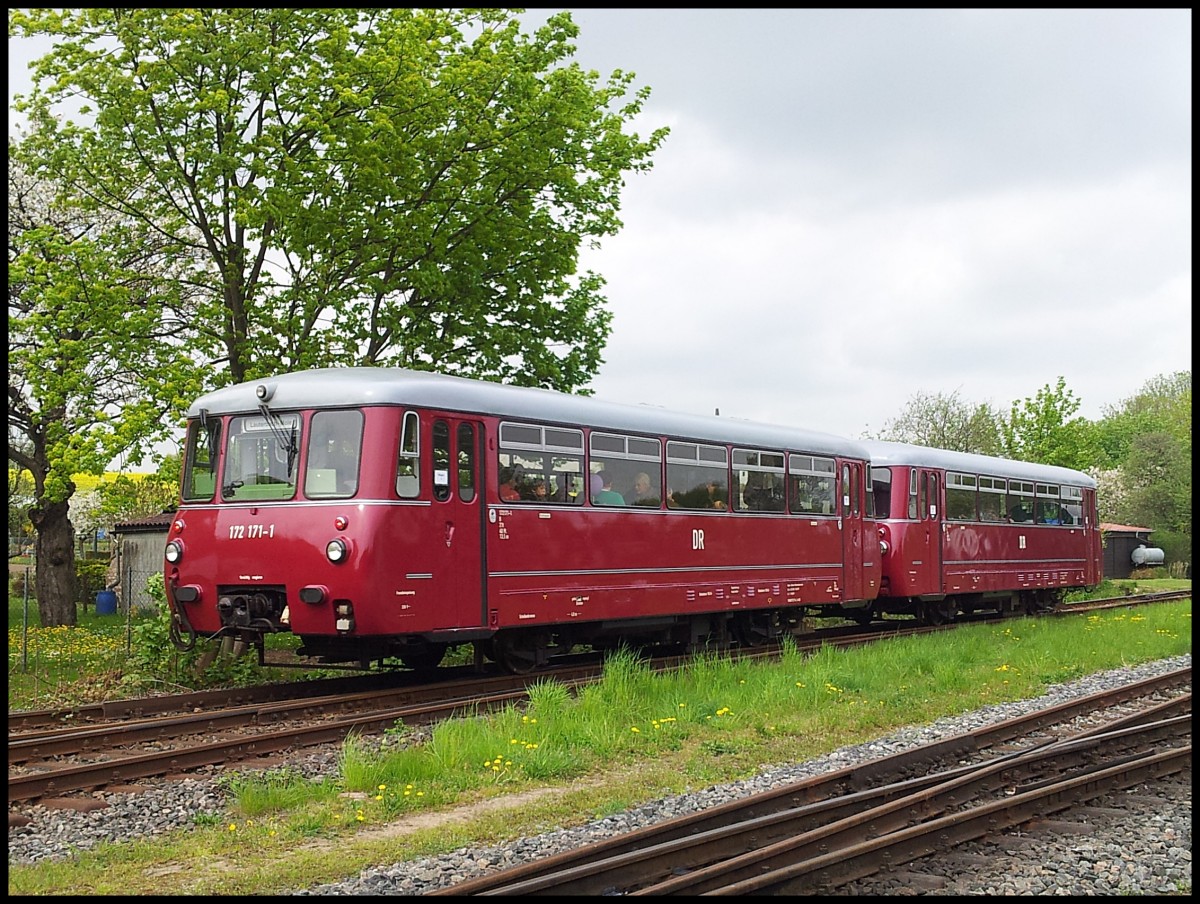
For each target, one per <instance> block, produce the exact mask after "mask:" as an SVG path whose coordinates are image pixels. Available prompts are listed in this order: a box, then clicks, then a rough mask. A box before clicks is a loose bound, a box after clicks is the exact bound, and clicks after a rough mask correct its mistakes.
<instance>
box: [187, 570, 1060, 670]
mask: <svg viewBox="0 0 1200 904" xmlns="http://www.w3.org/2000/svg"><path fill="white" fill-rule="evenodd" d="M1064 594H1065V589H1064V588H1045V589H1032V590H1021V591H1012V592H997V593H973V594H955V595H950V594H947V595H935V596H919V597H886V598H882V599H876V600H873V601H870V602H869V603H867V604H865V605H861V606H857V607H853V606H843V605H839V604H832V605H821V606H812V605H809V606H798V607H791V608H786V609H782V608H781V609H763V610H755V611H743V612H737V613H704V614H696V615H690V616H682V615H681V616H663V617H659V618H651V619H637V620H613V621H602V622H592V623H588V624H586V625H578V624H572V625H562V626H557V625H554V626H549V625H548V626H542V627H530V628H507V629H502V630H500V631H495V632H491V631H485V630H482V629H480V630H475V631H468V632H454V634H453V635H451V636H449V637H447V635H445V634H439V635H431V636H422V635H402V636H371V637H362V636H357V635H354V634H343V635H324V634H322V635H301V646H300V647H299V648H298V650H297V651H296V652H297V655H299V656H301V657H304V658H307V659H310V660H312V661H313V665H314V667H321V666H332V667H341V668H350V669H359V670H369V669H371V668H373V667H375V666H380V667H383V666H386V665H387V663H388V661H389V660H390V661H396V660H398V661H399V663H400V664H401V665H403V666H404V667H406V668H409V669H412V670H414V671H418V672H432V671H433V670H434V669H436V668H437V667H438V666H440V665H441V663H442V661H443V660H444V658H445V656H446V654H447V653H448V652H449V651H450V650H452V649H455V648H458V647H462V646H464V645H467V644H470V645H471V646H472V648H473V655H474V661H475V663H476V665H477V666H482V665H483V663H484V662H486V661H491V662H495V663H496V664H497V665H499V666H500V667H501V668H502V669H504V670H505V671H508V672H511V673H514V674H526V673H529V672H531V671H534V670H535V669H538V668H541V667H544V666H546V665H547V664H548V663H549V662H550V660H551V659H552V658H553V657H555V656H557V655H560V654H563V653H566V652H569V651H570V650H572V649H573V648H574V647H576V646H579V645H587V646H590V647H591V648H592V649H594V650H597V651H601V652H605V651H611V650H616V649H618V648H621V647H625V648H629V649H635V650H648V649H668V648H669V649H675V650H679V651H681V652H700V651H718V652H719V651H723V650H729V649H734V648H742V649H747V648H754V647H759V646H764V645H767V644H771V643H776V642H778V641H779V640H780V639H781V638H782V637H784V636H785V635H792V636H799V635H802V634H804V633H806V631H807V630H809V629H810V628H809V627H808V624H807V623H808V622H809V620H810V619H833V618H836V619H845V620H850V621H854V622H857V623H858V624H860V625H863V626H866V625H868V624H870V623H871V622H873V621H876V620H881V619H883V618H885V617H887V616H905V617H911V618H915V619H917V620H918V621H920V622H921V623H923V624H927V625H945V624H949V623H950V622H953V621H954V620H956V619H958V618H960V617H962V616H970V615H974V614H989V613H991V614H996V615H1002V616H1003V615H1016V614H1029V615H1037V614H1042V613H1046V612H1051V611H1054V610H1055V609H1056V608H1057V607H1058V606H1059V605H1060V603H1061V602H1062V599H1063V596H1064ZM284 608H285V607H283V606H282V605H281V604H280V601H279V599H277V598H275V597H274V596H273V595H272V594H270V593H263V592H262V589H261V588H260V590H259V592H258V594H257V595H256V596H254V597H253V598H250V599H244V598H238V597H235V598H234V602H233V604H232V605H228V606H226V607H225V609H224V614H225V616H226V617H223V622H224V624H223V627H222V628H221V630H220V631H219V632H217V634H216V635H214V636H213V637H211V638H210V639H212V640H216V641H219V644H214V650H219V651H220V652H221V653H225V654H230V655H238V654H240V653H243V652H248V651H249V650H250V649H255V650H257V651H258V656H259V660H260V662H262V661H263V660H264V656H265V638H266V635H267V634H271V633H279V632H287V631H289V630H290V629H289V627H288V626H287V623H286V615H285V614H284ZM205 658H206V659H208V660H209V661H211V658H212V655H211V654H206V657H205Z"/></svg>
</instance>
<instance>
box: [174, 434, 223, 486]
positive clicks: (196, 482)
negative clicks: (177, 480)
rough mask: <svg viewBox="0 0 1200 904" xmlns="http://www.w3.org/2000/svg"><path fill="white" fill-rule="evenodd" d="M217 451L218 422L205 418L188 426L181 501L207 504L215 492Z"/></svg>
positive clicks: (218, 445)
mask: <svg viewBox="0 0 1200 904" xmlns="http://www.w3.org/2000/svg"><path fill="white" fill-rule="evenodd" d="M220 447H221V419H220V418H206V419H204V420H203V422H202V421H199V420H196V421H192V422H191V423H190V424H188V433H187V443H186V446H185V450H184V459H185V461H186V463H187V464H186V469H185V470H184V472H183V498H184V499H185V500H186V501H188V502H207V501H208V500H210V499H212V497H213V492H214V491H215V490H216V488H217V449H219V448H220Z"/></svg>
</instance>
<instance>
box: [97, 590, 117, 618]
mask: <svg viewBox="0 0 1200 904" xmlns="http://www.w3.org/2000/svg"><path fill="white" fill-rule="evenodd" d="M116 611H117V592H116V591H115V590H97V591H96V614H97V615H114V614H116Z"/></svg>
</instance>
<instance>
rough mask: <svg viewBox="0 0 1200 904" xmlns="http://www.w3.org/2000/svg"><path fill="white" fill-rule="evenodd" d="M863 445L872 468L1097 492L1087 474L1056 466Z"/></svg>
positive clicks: (908, 447) (905, 445)
mask: <svg viewBox="0 0 1200 904" xmlns="http://www.w3.org/2000/svg"><path fill="white" fill-rule="evenodd" d="M862 445H864V446H866V448H867V451H868V452H870V454H871V464H873V465H879V466H886V465H917V466H919V467H926V468H944V469H946V470H948V471H965V472H968V473H971V474H990V475H992V476H995V477H1014V478H1016V479H1017V480H1033V481H1039V480H1040V481H1042V482H1043V483H1066V484H1070V485H1072V486H1082V487H1090V488H1092V489H1095V488H1096V481H1095V480H1093V479H1092V478H1091V477H1089V476H1088V475H1087V474H1084V473H1083V472H1082V471H1076V470H1073V469H1072V468H1062V467H1059V466H1058V465H1038V464H1034V463H1033V462H1028V461H1014V460H1012V459H1009V458H996V457H994V456H991V455H977V454H975V453H974V452H951V451H948V450H946V449H931V448H929V447H927V446H915V445H911V444H909V443H890V442H884V441H882V440H863V441H862Z"/></svg>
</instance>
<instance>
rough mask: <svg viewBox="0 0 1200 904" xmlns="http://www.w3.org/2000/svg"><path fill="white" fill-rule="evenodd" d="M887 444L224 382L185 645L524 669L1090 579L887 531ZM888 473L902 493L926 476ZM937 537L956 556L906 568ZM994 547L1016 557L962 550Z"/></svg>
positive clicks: (710, 422) (420, 386)
mask: <svg viewBox="0 0 1200 904" xmlns="http://www.w3.org/2000/svg"><path fill="white" fill-rule="evenodd" d="M870 455H871V453H870V451H869V450H868V448H867V446H866V445H865V444H863V443H859V442H855V441H850V440H844V439H841V438H838V437H834V436H830V435H827V434H822V433H814V432H810V431H804V430H796V429H788V428H782V427H775V426H770V425H763V424H753V423H749V422H745V421H739V420H733V419H727V418H719V417H700V416H692V415H681V414H674V413H670V412H665V411H662V410H660V409H656V408H648V407H643V406H623V405H613V404H608V403H604V402H600V401H597V400H594V399H590V398H586V397H580V396H569V395H564V394H561V393H554V392H549V391H546V390H537V389H523V388H518V387H511V386H502V385H499V384H495V383H487V382H480V381H473V380H465V379H461V378H456V377H448V376H442V375H438V374H431V373H420V372H412V371H405V370H397V369H383V368H345V369H332V370H323V371H308V372H303V373H297V374H288V375H283V376H279V377H275V378H271V379H268V380H262V381H256V382H253V383H248V384H243V385H240V386H234V387H229V388H227V389H222V390H218V391H217V392H214V393H211V394H209V395H207V396H205V397H204V398H202V399H200V400H198V401H197V402H196V403H195V404H194V405H193V406H192V408H191V409H190V411H189V425H188V439H187V447H186V450H185V456H184V475H183V486H182V500H181V504H180V506H179V509H178V512H177V514H176V517H175V519H174V522H173V524H172V527H171V530H170V534H169V536H168V542H167V548H166V563H165V578H166V587H167V596H168V602H169V604H170V606H171V608H172V612H173V615H174V619H175V629H176V630H175V636H176V641H177V643H179V644H180V645H182V646H186V645H190V644H193V643H195V642H196V640H197V639H198V638H201V637H206V638H210V639H218V638H232V639H235V640H239V641H243V642H246V643H250V644H254V645H257V646H259V648H260V649H261V645H262V640H263V638H264V636H265V635H266V634H269V633H274V632H280V631H291V632H292V633H294V634H296V635H299V636H300V637H301V638H302V641H303V643H302V647H301V652H302V653H303V654H306V655H310V656H313V657H316V658H318V659H319V660H320V661H323V662H349V663H354V664H356V665H359V666H362V667H367V666H369V665H370V664H371V662H372V661H383V660H386V659H389V658H396V659H399V660H400V661H401V662H403V663H405V664H406V665H409V666H411V667H414V668H429V667H433V666H435V665H436V664H437V663H438V662H440V661H441V658H442V655H443V654H444V652H445V650H446V649H447V648H449V647H452V646H457V645H460V644H473V645H475V648H476V650H477V651H478V653H479V654H480V655H481V656H486V657H490V658H492V659H495V660H496V661H498V662H499V663H501V664H502V665H503V666H504V667H505V668H508V669H510V670H514V671H524V670H528V669H530V668H533V667H535V666H537V665H539V664H541V663H543V662H545V661H546V659H547V658H548V656H549V655H550V654H551V653H552V652H554V651H555V650H563V649H566V648H569V647H570V646H572V645H574V644H580V643H586V644H592V645H593V646H596V647H600V648H604V647H612V646H617V645H619V644H629V645H632V646H640V645H646V644H663V643H669V644H680V645H684V646H687V647H702V646H714V645H715V646H723V645H727V644H731V643H739V644H746V645H752V644H755V643H760V642H765V641H767V640H771V639H775V638H778V637H779V636H781V635H783V634H786V633H799V632H800V631H801V630H803V619H804V617H805V616H854V617H859V618H860V619H864V620H865V619H868V618H871V617H873V616H874V615H876V614H879V613H882V612H888V611H913V612H916V613H917V614H925V615H928V614H929V613H930V612H934V611H936V607H934V608H933V609H930V608H929V606H928V605H927V604H928V603H929V602H930V601H931V600H934V599H936V598H939V597H940V598H942V599H945V597H946V596H953V595H955V594H959V593H964V594H969V595H970V598H969V599H968V598H967V596H966V595H964V598H963V600H962V603H961V604H960V605H959V606H958V608H959V609H964V608H971V607H972V606H973V605H974V601H975V600H976V599H978V600H979V601H981V602H982V601H983V600H985V599H987V600H990V599H993V598H999V596H1002V595H1004V594H1005V593H1008V594H1012V593H1014V592H1017V591H1020V592H1023V593H1025V592H1027V591H1031V590H1041V589H1046V590H1049V591H1052V592H1057V591H1058V590H1059V589H1060V588H1061V587H1065V586H1085V585H1089V584H1094V583H1097V582H1098V580H1099V564H1098V563H1099V547H1098V541H1097V545H1096V548H1095V549H1094V551H1093V550H1092V549H1091V547H1090V546H1089V547H1088V549H1087V550H1086V552H1087V555H1088V556H1089V557H1091V556H1093V555H1094V558H1095V562H1092V561H1091V560H1090V559H1089V561H1088V562H1087V563H1086V567H1085V568H1082V569H1079V568H1074V569H1073V568H1069V567H1067V566H1068V565H1069V564H1071V563H1075V560H1076V559H1077V558H1078V556H1079V555H1082V554H1083V553H1082V552H1081V551H1079V550H1076V552H1075V553H1071V551H1070V550H1067V549H1066V548H1065V546H1063V548H1062V549H1061V550H1059V546H1061V545H1062V544H1060V543H1059V541H1058V540H1057V539H1055V538H1054V537H1049V536H1047V537H1046V538H1045V539H1041V538H1040V535H1039V537H1038V538H1037V539H1036V540H1032V541H1031V538H1030V537H1029V536H1026V537H1025V540H1022V541H1020V542H1022V543H1024V542H1027V541H1031V542H1032V543H1033V546H1032V547H1030V549H1031V550H1034V549H1036V550H1038V552H1037V554H1036V556H1033V557H1031V558H1030V559H1029V560H1028V562H1030V563H1034V562H1036V563H1040V564H1039V565H1038V568H1037V569H1036V570H1033V571H1031V570H1030V569H1028V568H1024V567H1023V566H1022V567H1018V566H1017V565H1016V564H1014V563H1016V562H1018V561H1024V560H1023V559H1021V558H1020V556H1017V555H1015V554H1013V553H1012V552H1011V551H1004V550H1007V548H1008V545H1011V544H1010V543H1009V539H1011V542H1012V543H1016V542H1018V540H1017V533H1016V532H1015V531H1013V532H1012V536H1011V538H1008V536H1007V535H1005V536H1004V537H1002V536H1000V535H999V534H997V535H996V536H993V535H992V534H991V531H992V530H993V528H991V527H990V526H989V527H988V528H986V529H978V528H976V529H967V527H966V526H965V525H961V526H959V527H961V529H960V530H955V529H952V528H951V527H946V528H945V529H944V528H943V526H942V525H941V524H939V525H938V526H937V527H936V528H935V527H934V524H933V523H932V522H930V523H928V524H927V523H925V522H924V521H922V520H920V519H916V520H914V521H911V522H910V521H907V520H906V519H890V518H889V519H885V520H883V521H877V519H876V518H875V517H874V514H873V505H874V503H875V501H876V499H880V500H882V498H883V497H882V496H881V495H880V488H879V486H878V485H873V484H872V482H871V479H870V474H871V470H872V468H871V462H870ZM942 464H943V467H944V465H945V464H946V463H945V462H943V463H942ZM880 466H881V467H890V468H892V469H893V470H894V471H895V475H896V476H895V479H894V480H893V488H892V495H893V496H897V498H898V493H899V491H898V490H897V489H896V488H895V485H894V484H895V480H901V479H907V477H905V476H904V475H905V474H907V473H908V472H907V471H904V470H903V469H904V468H905V467H908V466H907V465H900V464H893V465H880ZM1024 467H1025V468H1034V467H1035V466H1032V465H1025V466H1024ZM1057 470H1062V469H1057ZM602 473H603V474H604V475H605V476H604V477H603V478H602V477H601V474H602ZM878 473H880V474H882V473H883V472H882V471H880V472H878ZM1022 473H1024V472H1022ZM1039 473H1040V472H1039ZM1069 473H1070V474H1071V475H1074V477H1073V478H1072V479H1073V480H1075V479H1076V478H1079V479H1081V480H1082V481H1083V482H1086V481H1087V478H1086V477H1085V476H1084V475H1079V474H1077V473H1076V472H1069ZM1061 476H1062V475H1060V477H1061ZM943 479H944V478H943ZM1047 479H1049V478H1048V477H1047ZM603 480H607V481H608V482H609V483H610V484H611V486H612V489H609V490H607V491H601V490H600V487H601V484H602V482H603ZM1062 482H1063V481H1062V480H1060V481H1059V483H1060V485H1061V483H1062ZM539 483H540V484H541V485H542V488H543V489H541V490H540V489H539V487H538V484H539ZM1072 485H1075V484H1072ZM1081 485H1082V484H1081ZM1088 489H1089V490H1090V492H1091V497H1090V504H1091V505H1092V506H1093V507H1094V484H1090V485H1089V486H1088ZM639 490H642V492H644V493H645V494H646V496H645V498H642V497H639V495H638V493H639ZM542 492H544V494H545V495H539V494H540V493H542ZM891 501H892V500H891V499H890V497H889V503H890V502H891ZM1092 515H1094V513H1093V512H1092V510H1091V509H1089V516H1092ZM1090 523H1091V525H1092V526H1093V527H1094V517H1092V520H1091V522H1090ZM881 532H882V534H883V535H884V536H883V539H885V540H887V541H888V542H886V543H881V542H880V534H881ZM1029 533H1032V532H1029ZM1046 533H1062V536H1063V540H1064V542H1065V538H1066V537H1067V535H1068V534H1072V535H1073V533H1074V531H1066V532H1062V531H1055V532H1046ZM1094 533H1095V536H1096V537H1098V532H1094ZM1088 536H1089V537H1091V534H1090V533H1089V534H1088ZM919 538H923V539H922V540H921V542H925V543H927V544H929V545H930V547H931V548H932V547H934V546H936V547H937V549H938V558H937V560H936V561H937V562H938V565H934V564H933V562H934V560H933V559H931V558H929V557H925V558H922V559H920V563H921V564H920V565H919V566H915V565H913V562H916V561H917V558H915V557H914V556H912V555H910V552H911V550H912V547H913V544H914V543H917V542H918V539H919ZM935 539H936V542H935ZM996 544H1000V546H996ZM993 547H995V548H996V549H997V550H998V551H996V552H995V555H994V556H993V558H994V559H995V561H996V562H1001V561H1003V562H1006V563H1008V564H1004V565H995V564H994V563H993V564H987V563H983V562H981V563H980V564H977V565H971V564H970V562H971V559H970V553H969V550H970V549H971V548H978V549H981V550H982V549H985V548H986V549H988V550H991V549H992V548H993ZM1001 547H1003V548H1001ZM885 549H886V550H887V552H886V553H885V552H884V550H885ZM1051 549H1053V550H1057V551H1055V552H1053V553H1051V552H1050V551H1049V550H1051ZM1043 552H1044V553H1045V554H1044V555H1043ZM987 555H988V556H992V553H991V552H988V553H987ZM1031 555H1032V554H1031ZM902 559H903V561H904V562H905V563H907V564H905V565H904V567H898V563H900V562H901V560H902ZM942 565H945V566H948V567H947V568H946V570H945V571H944V573H943V571H942V568H941V566H942ZM1042 565H1044V566H1045V567H1044V568H1042ZM1043 571H1044V572H1045V575H1043V576H1039V575H1041V574H1042V572H1043ZM1031 575H1032V577H1031ZM956 582H957V583H956ZM963 582H968V583H966V584H964V583H963ZM1018 585H1019V586H1018ZM960 586H961V587H962V588H964V589H963V590H960V589H959V587H960ZM881 593H882V594H883V596H881ZM980 594H982V596H980ZM1021 599H1022V600H1023V601H1024V600H1025V597H1022V598H1021ZM1038 599H1039V600H1042V597H1040V596H1039V597H1038ZM1046 599H1049V597H1046Z"/></svg>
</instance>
